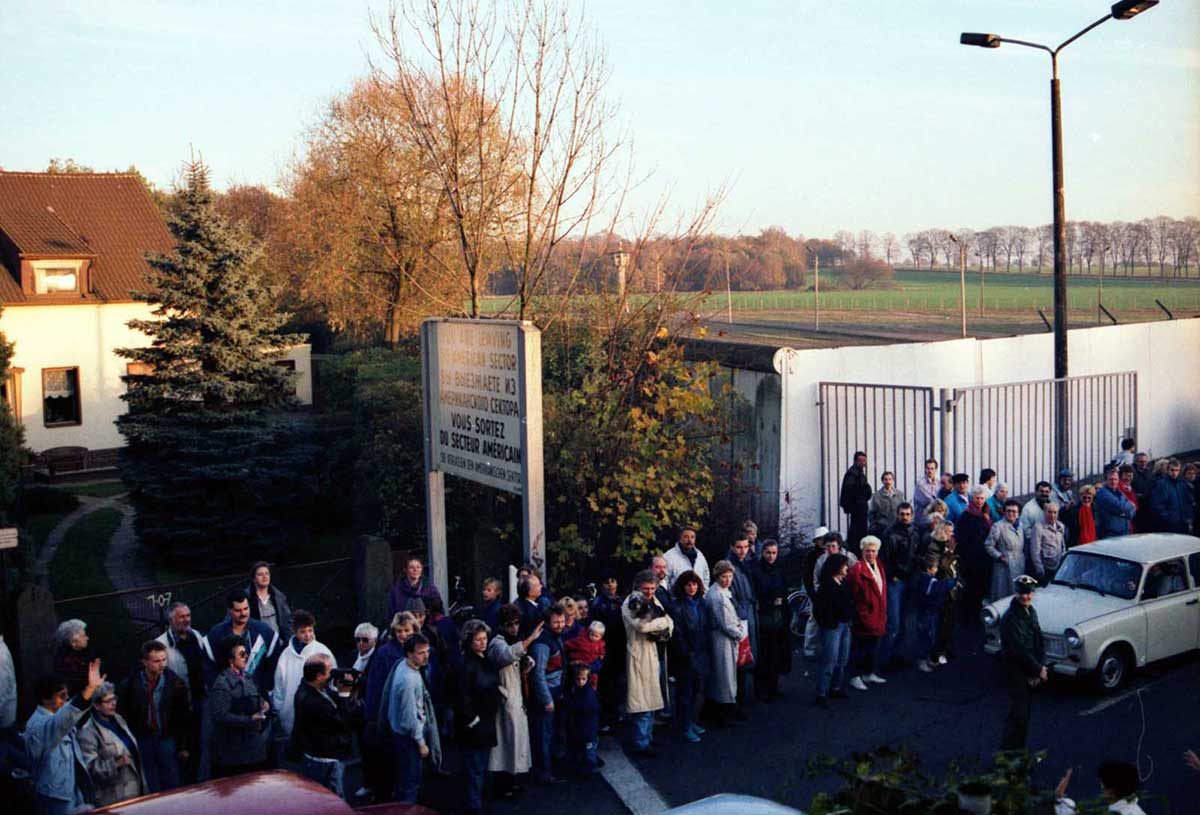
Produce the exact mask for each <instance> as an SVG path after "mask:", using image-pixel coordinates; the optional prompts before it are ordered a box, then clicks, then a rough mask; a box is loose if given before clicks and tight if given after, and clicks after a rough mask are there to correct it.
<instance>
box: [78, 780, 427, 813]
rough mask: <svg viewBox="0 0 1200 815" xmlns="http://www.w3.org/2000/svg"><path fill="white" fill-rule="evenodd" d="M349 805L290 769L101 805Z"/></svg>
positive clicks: (217, 808)
mask: <svg viewBox="0 0 1200 815" xmlns="http://www.w3.org/2000/svg"><path fill="white" fill-rule="evenodd" d="M355 811H356V810H353V809H351V808H350V805H349V804H347V803H346V802H345V801H343V800H342V799H341V798H338V797H337V796H336V795H334V794H333V793H332V792H330V791H329V790H328V789H326V788H325V787H323V786H321V785H320V784H316V783H314V782H312V781H309V780H308V779H307V778H302V777H301V776H298V775H296V774H295V773H291V772H288V771H286V770H270V771H267V772H258V773H247V774H246V775H237V776H234V777H232V778H220V779H217V780H215V781H205V782H204V783H203V784H195V785H193V786H190V787H183V788H181V789H177V790H171V791H170V792H160V793H157V794H155V795H147V796H144V797H142V798H133V799H131V800H129V801H121V802H119V803H116V804H110V805H109V806H107V807H102V808H101V809H98V810H96V812H98V813H100V812H106V813H111V814H112V815H220V813H225V812H243V813H253V815H346V813H351V812H355ZM357 812H369V813H371V814H372V815H437V813H435V812H434V811H433V810H430V809H426V808H425V807H422V806H417V805H415V804H378V805H376V806H372V807H367V808H366V809H365V810H363V809H360V810H357Z"/></svg>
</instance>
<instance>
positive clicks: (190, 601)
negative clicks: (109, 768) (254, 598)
mask: <svg viewBox="0 0 1200 815" xmlns="http://www.w3.org/2000/svg"><path fill="white" fill-rule="evenodd" d="M271 577H272V583H273V584H274V585H276V586H277V587H278V588H279V589H280V590H282V591H283V592H284V593H285V594H286V595H287V597H288V603H289V605H291V607H292V610H293V611H295V610H296V609H301V608H302V609H305V610H306V611H310V612H312V613H313V614H314V615H315V616H316V618H317V631H318V632H319V637H320V639H321V641H322V642H326V643H342V642H344V643H349V642H350V639H351V637H352V635H353V630H354V627H355V626H356V625H357V624H358V623H359V622H361V621H360V620H358V619H357V614H358V603H357V598H356V596H355V593H354V568H353V560H352V559H351V558H338V559H334V560H323V561H316V562H313V563H303V564H298V565H295V566H281V567H277V568H275V569H273V570H272V575H271ZM249 582H250V580H249V575H247V574H246V573H245V572H240V573H238V574H228V575H221V576H219V577H205V578H199V579H195V580H184V581H179V582H175V583H164V584H160V585H154V586H144V587H141V588H137V589H129V590H126V591H118V592H109V593H106V594H92V595H85V596H81V597H69V598H64V599H60V600H55V603H54V610H55V613H56V615H57V617H58V619H59V620H67V619H72V618H75V619H80V620H83V621H84V622H86V623H87V626H88V636H89V638H90V640H91V646H92V647H93V648H94V649H95V652H96V653H97V654H98V655H100V656H101V658H102V659H103V660H104V670H105V672H106V673H107V674H108V675H109V676H110V677H123V676H124V675H125V674H126V673H128V672H129V671H131V670H132V669H133V668H134V666H135V665H136V664H137V660H138V654H139V649H140V647H141V644H142V643H143V642H145V641H146V640H148V639H152V638H153V637H156V636H158V635H159V634H161V633H162V632H163V630H164V629H165V628H166V625H167V613H168V611H169V609H170V608H171V605H172V604H174V603H175V602H183V603H186V604H187V605H188V607H189V609H190V610H191V612H192V626H193V627H194V628H195V629H196V630H197V631H201V632H207V631H208V630H209V629H210V628H212V627H213V626H214V625H216V624H217V623H219V622H220V621H221V620H223V619H224V618H225V610H226V603H225V598H226V595H227V594H228V593H229V591H230V590H231V589H235V588H239V587H241V588H244V587H247V586H248V585H249Z"/></svg>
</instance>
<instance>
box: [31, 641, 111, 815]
mask: <svg viewBox="0 0 1200 815" xmlns="http://www.w3.org/2000/svg"><path fill="white" fill-rule="evenodd" d="M104 679H105V677H104V676H103V675H102V674H101V673H100V660H98V659H94V660H92V661H91V662H90V663H88V676H87V685H85V686H84V688H83V690H82V691H80V693H79V694H78V695H76V696H73V697H68V695H67V685H66V683H65V682H63V681H62V680H61V679H59V678H57V677H54V676H45V677H42V678H41V679H40V680H38V683H37V695H38V702H39V704H38V708H37V710H35V711H34V712H33V715H32V716H30V717H29V721H28V722H26V724H25V752H26V753H27V754H28V755H29V760H30V761H31V762H32V764H33V784H34V790H35V793H36V801H35V804H34V811H35V812H37V813H38V815H68V813H71V812H75V811H76V810H77V809H78V808H79V807H82V806H84V805H85V803H86V800H87V799H86V796H85V794H84V790H82V789H80V787H81V783H80V782H83V784H86V782H87V777H86V774H85V775H84V777H83V778H78V777H77V776H76V770H75V768H76V766H77V765H78V766H80V767H82V766H84V762H83V756H82V755H80V752H79V743H78V742H76V741H75V725H77V724H78V723H79V720H80V719H82V718H83V715H84V714H85V713H87V712H88V710H90V709H91V703H92V695H93V694H95V692H96V690H97V688H99V687H100V685H101V684H103V682H104Z"/></svg>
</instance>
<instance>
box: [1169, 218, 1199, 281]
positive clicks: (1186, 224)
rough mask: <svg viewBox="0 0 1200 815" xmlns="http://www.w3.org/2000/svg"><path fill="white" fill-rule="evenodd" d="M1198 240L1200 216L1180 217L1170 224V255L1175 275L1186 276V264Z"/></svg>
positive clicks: (1189, 261) (1194, 250) (1195, 248)
mask: <svg viewBox="0 0 1200 815" xmlns="http://www.w3.org/2000/svg"><path fill="white" fill-rule="evenodd" d="M1197 241H1200V218H1194V217H1193V218H1181V219H1179V220H1177V221H1174V222H1173V223H1172V224H1171V255H1172V263H1173V265H1174V268H1175V275H1176V276H1179V275H1182V276H1183V277H1187V276H1188V264H1189V263H1191V258H1192V255H1193V253H1195V252H1196V251H1197Z"/></svg>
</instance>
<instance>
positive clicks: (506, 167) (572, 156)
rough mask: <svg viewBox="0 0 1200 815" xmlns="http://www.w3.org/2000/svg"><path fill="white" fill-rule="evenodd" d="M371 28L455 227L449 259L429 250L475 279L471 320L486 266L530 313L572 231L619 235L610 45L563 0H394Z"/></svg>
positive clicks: (520, 312) (377, 76) (384, 73)
mask: <svg viewBox="0 0 1200 815" xmlns="http://www.w3.org/2000/svg"><path fill="white" fill-rule="evenodd" d="M372 28H373V30H374V32H375V35H376V38H377V40H378V42H379V44H380V45H381V47H382V48H383V51H384V54H385V58H384V64H383V65H375V66H373V72H372V76H373V81H374V82H375V83H376V84H377V85H379V86H380V87H384V88H388V89H390V90H392V91H394V94H392V95H391V97H390V98H394V99H396V100H397V101H398V103H399V104H401V105H402V106H403V114H404V115H403V116H401V117H399V118H400V120H401V121H403V122H404V123H405V124H406V126H407V127H408V128H409V131H410V132H409V138H410V139H411V141H412V143H413V144H414V145H416V147H417V148H418V149H419V150H420V152H421V153H422V155H423V156H424V159H425V162H426V166H427V168H428V169H429V171H430V173H431V174H432V175H433V176H434V177H435V178H436V179H437V182H438V185H439V187H440V191H441V195H442V198H443V200H444V202H445V205H446V209H447V212H448V219H449V222H450V225H451V230H452V232H453V233H454V245H455V246H456V249H457V251H456V255H455V257H454V259H453V263H451V262H449V261H447V260H444V259H441V258H438V257H434V258H431V260H432V261H433V262H437V263H441V264H443V265H444V266H445V267H446V270H447V272H450V273H456V274H458V275H460V276H461V277H463V278H464V279H465V284H466V285H465V288H466V292H467V294H468V297H469V301H470V306H469V312H470V314H471V315H472V316H478V315H479V305H480V303H479V301H480V296H481V293H482V290H483V284H484V282H485V280H486V278H487V275H488V274H489V273H490V272H491V271H492V270H494V269H496V268H499V267H500V266H503V267H505V268H508V269H510V270H512V272H513V273H514V274H515V276H516V280H517V286H516V288H517V295H516V298H517V309H516V313H517V316H518V317H520V318H524V317H526V316H527V314H528V311H529V307H530V301H531V299H532V297H533V295H534V292H535V291H537V290H538V287H539V284H540V283H542V281H543V278H544V277H545V275H546V274H547V271H548V269H549V268H550V263H551V258H552V256H553V255H554V252H555V249H556V247H557V246H558V245H559V244H561V243H562V241H564V240H565V239H566V238H568V237H569V236H571V235H573V234H591V233H592V232H594V231H607V232H609V233H613V232H614V230H613V229H612V226H613V223H612V218H613V217H615V216H613V215H612V213H613V212H616V211H619V204H620V200H621V196H622V194H623V191H624V189H625V187H623V186H620V185H619V184H617V185H614V184H613V182H614V180H619V179H620V178H621V174H620V173H619V172H618V171H617V168H616V167H615V166H614V165H615V154H616V152H617V150H618V149H619V148H620V146H621V144H622V140H621V139H620V138H619V137H614V136H613V135H612V134H611V133H610V130H611V128H612V120H613V118H614V115H615V109H614V108H613V107H612V105H611V104H610V103H609V102H608V101H607V100H606V98H605V96H604V89H605V84H606V82H607V79H608V75H609V70H608V64H607V60H606V55H605V52H604V50H603V48H602V47H601V46H600V44H599V41H598V39H597V38H596V36H595V35H594V34H593V33H592V31H591V30H590V29H588V28H587V27H586V26H585V25H584V24H583V20H582V17H581V16H580V15H579V14H578V13H576V12H575V11H573V10H572V9H571V7H570V5H569V4H568V3H567V2H566V0H529V1H528V2H523V3H519V4H514V5H513V6H511V7H510V6H506V5H504V4H500V3H491V2H486V0H392V4H391V5H390V7H389V9H388V13H387V15H386V18H385V19H383V20H380V19H375V18H373V19H372ZM602 212H605V213H606V214H608V216H609V218H608V223H606V224H604V225H603V226H604V229H602V230H597V229H596V227H597V221H598V220H600V219H601V215H600V214H601V213H602Z"/></svg>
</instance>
